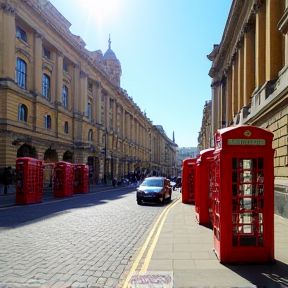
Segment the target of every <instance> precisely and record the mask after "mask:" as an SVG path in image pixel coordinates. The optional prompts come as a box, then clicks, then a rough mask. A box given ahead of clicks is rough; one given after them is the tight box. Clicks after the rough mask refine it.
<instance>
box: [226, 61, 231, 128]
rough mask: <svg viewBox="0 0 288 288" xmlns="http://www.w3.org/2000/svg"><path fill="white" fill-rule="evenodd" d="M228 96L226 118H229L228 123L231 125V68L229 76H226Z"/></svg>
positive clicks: (228, 72)
mask: <svg viewBox="0 0 288 288" xmlns="http://www.w3.org/2000/svg"><path fill="white" fill-rule="evenodd" d="M226 95H227V106H226V109H227V112H226V116H227V121H228V122H229V123H230V122H231V121H232V120H233V112H232V111H233V107H232V74H231V67H229V70H228V71H227V75H226ZM229 123H228V124H229Z"/></svg>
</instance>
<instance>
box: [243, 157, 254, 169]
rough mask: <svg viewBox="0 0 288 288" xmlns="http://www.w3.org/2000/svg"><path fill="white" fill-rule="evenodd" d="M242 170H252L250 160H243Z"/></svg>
mask: <svg viewBox="0 0 288 288" xmlns="http://www.w3.org/2000/svg"><path fill="white" fill-rule="evenodd" d="M242 167H243V168H244V169H252V168H253V167H252V161H251V159H243V166H242Z"/></svg>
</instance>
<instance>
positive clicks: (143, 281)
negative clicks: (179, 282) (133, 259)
mask: <svg viewBox="0 0 288 288" xmlns="http://www.w3.org/2000/svg"><path fill="white" fill-rule="evenodd" d="M150 287H153V288H173V271H147V272H145V273H141V274H139V273H136V272H135V273H134V274H133V275H132V276H131V278H130V279H129V281H128V284H127V288H150Z"/></svg>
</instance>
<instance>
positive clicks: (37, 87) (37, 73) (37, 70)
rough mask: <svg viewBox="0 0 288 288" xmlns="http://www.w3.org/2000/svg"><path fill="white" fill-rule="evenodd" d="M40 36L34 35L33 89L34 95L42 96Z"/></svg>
mask: <svg viewBox="0 0 288 288" xmlns="http://www.w3.org/2000/svg"><path fill="white" fill-rule="evenodd" d="M42 58H43V56H42V35H41V34H39V33H35V34H34V77H33V81H34V83H33V86H34V87H33V89H34V91H35V92H36V93H40V94H42V74H43V70H42Z"/></svg>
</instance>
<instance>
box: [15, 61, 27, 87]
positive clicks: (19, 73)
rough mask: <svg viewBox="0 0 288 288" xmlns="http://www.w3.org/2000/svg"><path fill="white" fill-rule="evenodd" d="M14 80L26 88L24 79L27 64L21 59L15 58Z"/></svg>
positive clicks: (25, 77)
mask: <svg viewBox="0 0 288 288" xmlns="http://www.w3.org/2000/svg"><path fill="white" fill-rule="evenodd" d="M15 73H16V81H17V84H18V85H19V86H20V87H21V88H23V89H26V79H27V64H26V62H25V61H24V60H23V59H21V58H19V57H18V58H17V60H16V71H15Z"/></svg>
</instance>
